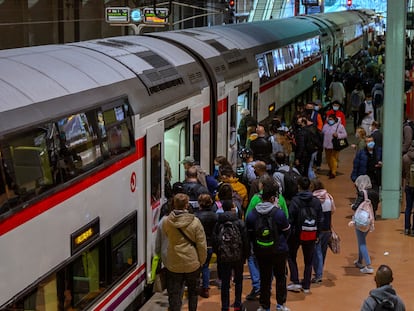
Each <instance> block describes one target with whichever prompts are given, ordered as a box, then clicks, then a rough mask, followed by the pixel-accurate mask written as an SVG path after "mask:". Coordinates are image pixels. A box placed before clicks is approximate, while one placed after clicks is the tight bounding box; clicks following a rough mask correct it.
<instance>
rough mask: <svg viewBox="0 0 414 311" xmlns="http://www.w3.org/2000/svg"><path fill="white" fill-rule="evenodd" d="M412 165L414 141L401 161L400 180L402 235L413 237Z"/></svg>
mask: <svg viewBox="0 0 414 311" xmlns="http://www.w3.org/2000/svg"><path fill="white" fill-rule="evenodd" d="M413 164H414V141H413V142H412V143H411V146H410V148H409V149H408V151H407V153H406V154H404V155H403V159H402V178H403V181H404V184H405V187H404V191H405V213H404V214H405V217H404V234H405V235H409V234H411V235H412V236H414V216H411V212H412V210H413V203H414V171H411V165H413ZM411 217H412V220H413V221H412V222H411Z"/></svg>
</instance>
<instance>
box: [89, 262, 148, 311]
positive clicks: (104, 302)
mask: <svg viewBox="0 0 414 311" xmlns="http://www.w3.org/2000/svg"><path fill="white" fill-rule="evenodd" d="M144 269H145V264H143V265H141V266H140V267H139V268H138V269H137V270H135V271H134V272H133V273H132V274H131V275H130V276H129V277H128V278H127V279H126V280H124V281H123V282H122V283H121V285H119V286H118V287H117V288H116V289H115V290H114V291H113V292H112V293H111V294H110V295H109V296H108V297H106V298H105V299H104V300H103V301H102V302H101V303H100V304H99V305H98V306H97V307H96V308H95V310H103V309H104V307H105V306H106V305H107V304H108V303H109V302H110V301H111V300H112V299H113V298H114V297H115V296H116V295H118V294H119V293H120V292H121V291H122V290H123V289H124V288H125V287H126V286H127V285H128V284H129V283H130V282H131V281H132V280H133V279H134V278H136V277H137V276H138V275H139V274H140V273H141V272H142V270H144Z"/></svg>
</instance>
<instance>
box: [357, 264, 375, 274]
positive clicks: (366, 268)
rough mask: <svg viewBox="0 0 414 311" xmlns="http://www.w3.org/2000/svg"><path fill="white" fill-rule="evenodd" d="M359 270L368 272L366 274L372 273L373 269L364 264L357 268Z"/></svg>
mask: <svg viewBox="0 0 414 311" xmlns="http://www.w3.org/2000/svg"><path fill="white" fill-rule="evenodd" d="M359 271H361V273H368V274H373V273H374V269H373V268H370V267H368V266H365V267H363V268H361V269H359Z"/></svg>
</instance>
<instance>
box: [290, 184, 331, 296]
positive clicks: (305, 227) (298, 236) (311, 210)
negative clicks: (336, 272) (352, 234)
mask: <svg viewBox="0 0 414 311" xmlns="http://www.w3.org/2000/svg"><path fill="white" fill-rule="evenodd" d="M298 186H299V192H298V193H297V195H295V196H294V197H293V199H292V201H291V202H290V205H289V222H290V224H291V225H292V235H291V236H290V237H289V240H288V245H289V258H288V263H289V270H290V280H291V282H292V283H291V284H289V285H288V287H287V289H288V290H290V291H295V292H298V291H300V290H301V289H302V290H303V292H304V293H305V294H308V293H309V292H310V285H311V277H312V260H313V252H314V250H315V243H316V240H317V239H318V236H319V233H320V228H322V224H323V214H322V205H321V202H320V201H319V200H318V199H317V198H316V197H314V196H313V193H312V192H311V191H310V190H309V187H310V180H309V178H307V177H300V178H299V180H298ZM299 246H301V247H302V253H303V260H304V272H303V281H302V282H299V271H298V264H297V261H296V259H297V253H298V249H299Z"/></svg>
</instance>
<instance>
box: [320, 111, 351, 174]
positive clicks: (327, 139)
mask: <svg viewBox="0 0 414 311" xmlns="http://www.w3.org/2000/svg"><path fill="white" fill-rule="evenodd" d="M322 133H323V148H324V149H325V156H326V162H327V163H328V166H329V174H328V176H329V178H330V179H332V178H335V177H336V170H337V168H338V160H339V152H340V151H339V150H335V149H333V144H332V138H333V137H338V138H346V137H347V133H346V130H345V127H344V126H343V125H342V124H341V123H340V122H339V121H338V119H337V118H336V117H335V115H333V114H330V115H328V118H327V123H326V124H325V125H324V126H323V128H322Z"/></svg>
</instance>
